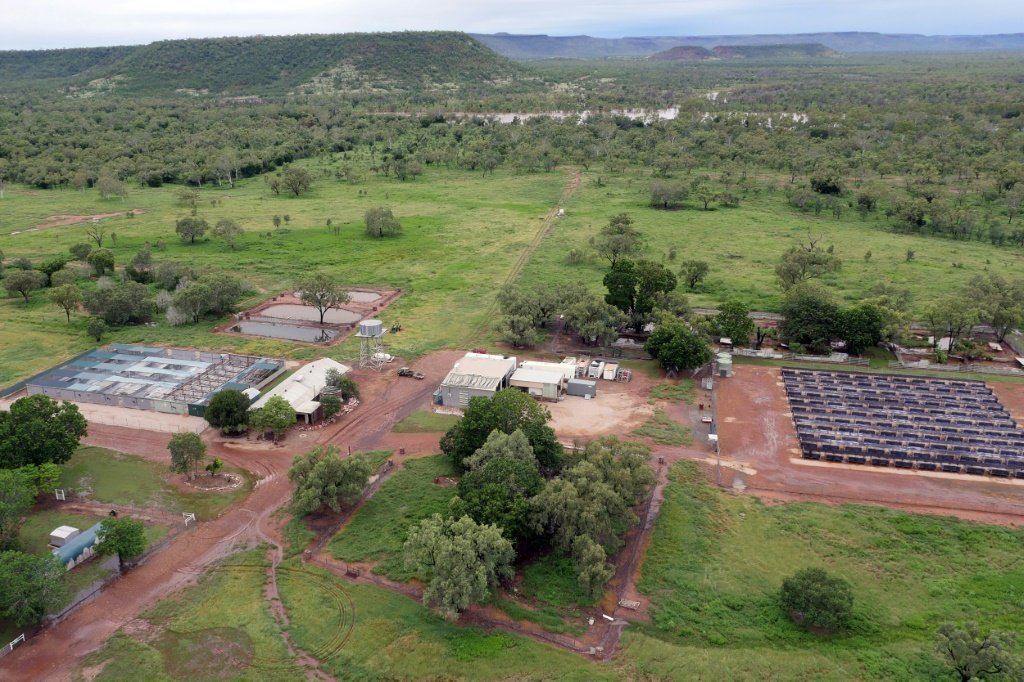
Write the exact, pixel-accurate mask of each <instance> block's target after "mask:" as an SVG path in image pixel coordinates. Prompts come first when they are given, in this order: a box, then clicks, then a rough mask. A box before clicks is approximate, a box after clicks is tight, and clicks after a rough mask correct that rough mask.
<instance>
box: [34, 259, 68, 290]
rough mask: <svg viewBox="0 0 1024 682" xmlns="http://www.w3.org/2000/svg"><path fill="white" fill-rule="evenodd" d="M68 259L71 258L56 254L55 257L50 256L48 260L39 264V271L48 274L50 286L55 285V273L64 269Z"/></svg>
mask: <svg viewBox="0 0 1024 682" xmlns="http://www.w3.org/2000/svg"><path fill="white" fill-rule="evenodd" d="M68 260H69V259H67V258H65V257H64V256H56V257H54V258H50V259H48V260H45V261H43V262H42V263H41V264H40V265H39V268H38V270H39V272H41V273H43V274H44V275H46V281H47V282H49V284H50V286H54V284H53V279H52V278H53V275H54V274H56V273H58V272H62V271H63V270H64V266H65V265H67V263H68Z"/></svg>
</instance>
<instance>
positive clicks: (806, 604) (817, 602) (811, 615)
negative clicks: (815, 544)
mask: <svg viewBox="0 0 1024 682" xmlns="http://www.w3.org/2000/svg"><path fill="white" fill-rule="evenodd" d="M779 601H780V603H781V604H782V608H783V610H784V611H785V612H786V614H787V615H788V616H789V617H790V618H792V619H793V621H794V622H795V623H797V624H799V625H802V626H804V627H809V628H818V629H821V630H827V631H829V632H838V631H840V630H844V629H846V628H847V627H849V625H850V622H851V620H852V618H853V588H852V587H851V586H850V583H849V581H847V580H846V579H845V578H840V577H838V576H834V575H830V574H829V573H826V572H825V571H824V570H823V569H821V568H804V569H801V570H799V571H797V572H796V573H794V574H793V575H792V576H790V577H789V578H786V579H785V580H783V581H782V589H781V591H780V592H779Z"/></svg>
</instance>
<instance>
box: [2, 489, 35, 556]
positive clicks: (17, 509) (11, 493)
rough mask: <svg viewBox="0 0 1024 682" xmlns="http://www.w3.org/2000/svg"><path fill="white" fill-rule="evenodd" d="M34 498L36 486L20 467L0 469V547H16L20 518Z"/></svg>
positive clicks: (30, 505)
mask: <svg viewBox="0 0 1024 682" xmlns="http://www.w3.org/2000/svg"><path fill="white" fill-rule="evenodd" d="M35 499H36V487H35V486H34V485H33V484H32V481H31V479H30V478H29V477H28V476H26V475H25V472H24V471H23V470H21V469H0V549H15V548H17V547H18V529H19V528H21V518H22V516H24V514H25V512H27V511H28V510H29V509H30V508H31V507H32V503H33V502H35Z"/></svg>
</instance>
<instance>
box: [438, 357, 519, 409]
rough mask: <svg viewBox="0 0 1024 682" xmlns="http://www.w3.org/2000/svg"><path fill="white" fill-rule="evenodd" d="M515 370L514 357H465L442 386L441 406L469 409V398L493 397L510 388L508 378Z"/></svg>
mask: <svg viewBox="0 0 1024 682" xmlns="http://www.w3.org/2000/svg"><path fill="white" fill-rule="evenodd" d="M515 369H516V359H515V358H514V357H505V356H504V355H488V354H486V353H466V355H465V356H463V358H462V359H461V360H459V361H458V362H456V363H455V365H454V366H453V367H452V369H451V371H450V372H448V376H446V377H445V378H444V381H442V382H441V389H440V391H441V398H442V403H441V404H443V405H445V406H450V407H466V406H467V405H468V404H469V399H470V398H474V397H478V396H480V397H491V396H493V395H494V394H495V393H497V392H498V391H500V390H501V389H503V388H507V387H508V378H509V376H511V374H512V372H514V371H515Z"/></svg>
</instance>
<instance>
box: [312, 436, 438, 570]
mask: <svg viewBox="0 0 1024 682" xmlns="http://www.w3.org/2000/svg"><path fill="white" fill-rule="evenodd" d="M454 473H455V470H454V468H453V467H452V465H451V461H450V460H449V459H448V458H447V457H445V456H444V455H435V456H433V457H425V458H423V459H410V460H407V461H406V462H405V464H404V465H403V467H402V469H401V470H400V471H397V472H395V473H394V474H393V475H392V476H391V478H390V479H388V480H387V481H385V482H384V485H382V486H381V488H380V490H378V491H377V494H376V495H374V496H373V497H372V498H371V499H370V500H369V501H368V502H367V503H366V504H365V505H363V507H362V509H360V510H359V511H358V512H356V515H355V516H354V517H353V518H352V520H351V522H349V524H348V525H347V526H346V527H345V528H343V529H342V530H341V532H339V533H338V534H337V535H335V536H334V538H332V539H331V542H330V544H329V545H328V551H329V552H330V553H331V555H332V556H333V557H334V558H336V559H341V560H342V561H354V562H362V561H373V562H379V563H378V564H377V567H376V568H375V571H376V572H378V573H382V574H383V575H386V576H387V577H389V578H392V579H394V580H408V579H409V578H411V577H412V576H411V575H410V574H409V572H408V571H406V569H405V567H404V566H403V565H402V557H401V550H402V544H403V543H404V542H405V538H406V536H407V535H408V533H409V528H410V527H412V526H413V525H414V524H416V523H418V522H419V521H420V520H422V519H425V518H427V517H428V516H430V515H431V514H445V513H446V512H447V511H448V500H450V499H451V498H452V496H453V495H455V488H454V487H452V486H447V487H446V486H441V485H437V484H435V483H434V482H433V481H434V478H435V477H437V476H453V475H454Z"/></svg>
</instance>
